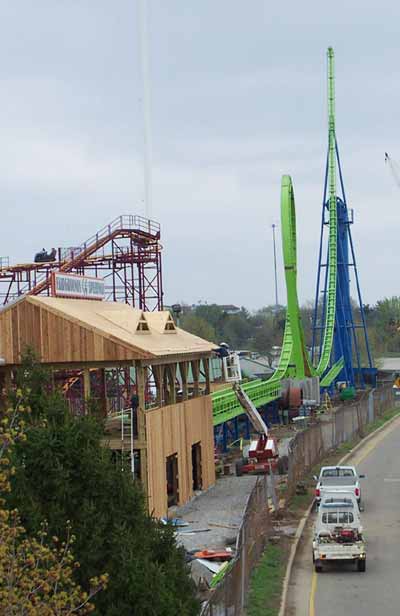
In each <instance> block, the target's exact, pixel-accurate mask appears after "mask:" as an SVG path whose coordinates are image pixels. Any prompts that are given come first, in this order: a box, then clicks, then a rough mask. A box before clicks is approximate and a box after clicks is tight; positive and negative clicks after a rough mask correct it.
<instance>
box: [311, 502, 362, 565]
mask: <svg viewBox="0 0 400 616" xmlns="http://www.w3.org/2000/svg"><path fill="white" fill-rule="evenodd" d="M312 552H313V563H314V567H315V571H316V572H317V573H320V572H321V571H322V567H323V564H324V563H327V562H335V563H343V562H354V563H356V565H357V570H358V571H365V569H366V562H367V561H366V556H367V554H366V545H365V541H364V537H363V528H362V525H361V519H360V512H359V509H358V506H357V501H356V499H355V498H354V497H353V496H351V495H349V494H346V493H344V494H337V495H336V496H331V495H329V496H328V495H327V496H326V498H324V499H323V500H322V502H321V505H320V508H319V510H318V514H317V520H316V523H315V527H314V537H313V545H312Z"/></svg>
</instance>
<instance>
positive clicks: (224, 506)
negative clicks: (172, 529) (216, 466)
mask: <svg viewBox="0 0 400 616" xmlns="http://www.w3.org/2000/svg"><path fill="white" fill-rule="evenodd" d="M256 481H257V476H255V475H245V476H243V477H236V476H232V475H230V476H222V477H221V478H220V479H218V480H217V483H216V484H215V485H214V486H213V487H212V488H210V489H209V490H207V491H206V492H202V493H201V494H199V495H198V496H196V497H195V498H193V499H192V500H191V501H190V502H189V503H186V505H183V506H182V507H177V508H176V509H175V511H174V516H176V517H178V518H181V519H182V520H184V521H185V522H188V523H189V526H186V527H184V528H182V529H180V530H179V531H178V534H177V536H178V541H179V543H181V544H182V545H183V546H184V548H185V549H186V550H187V551H191V550H203V549H214V548H225V547H227V546H228V545H229V546H232V547H234V544H235V541H236V535H237V532H238V529H239V526H240V523H241V521H242V517H243V513H244V510H245V507H246V502H247V499H248V497H249V495H250V493H251V491H252V489H253V486H254V485H255V483H256ZM214 524H215V526H214ZM204 529H207V530H206V531H205V532H195V533H194V534H189V532H190V531H197V530H204ZM184 531H185V532H184Z"/></svg>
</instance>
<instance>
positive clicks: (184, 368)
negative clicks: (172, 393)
mask: <svg viewBox="0 0 400 616" xmlns="http://www.w3.org/2000/svg"><path fill="white" fill-rule="evenodd" d="M188 369H189V362H187V361H181V362H180V363H179V372H180V375H181V380H182V400H187V399H188Z"/></svg>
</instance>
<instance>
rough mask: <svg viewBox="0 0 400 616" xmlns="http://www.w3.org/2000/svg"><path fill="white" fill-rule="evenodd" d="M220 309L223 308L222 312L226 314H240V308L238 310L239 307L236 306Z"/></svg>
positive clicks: (222, 306) (226, 305)
mask: <svg viewBox="0 0 400 616" xmlns="http://www.w3.org/2000/svg"><path fill="white" fill-rule="evenodd" d="M218 308H221V310H223V312H226V314H238V312H240V308H238V306H234V305H233V304H223V305H218Z"/></svg>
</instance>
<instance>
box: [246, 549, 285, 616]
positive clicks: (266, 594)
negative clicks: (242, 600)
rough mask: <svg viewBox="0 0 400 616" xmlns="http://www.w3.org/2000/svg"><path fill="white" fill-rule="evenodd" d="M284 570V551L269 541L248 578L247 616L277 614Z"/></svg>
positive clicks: (271, 615)
mask: <svg viewBox="0 0 400 616" xmlns="http://www.w3.org/2000/svg"><path fill="white" fill-rule="evenodd" d="M285 570H286V554H285V552H284V551H283V550H282V549H281V547H280V546H277V545H274V544H273V543H269V544H268V546H267V548H266V550H265V552H264V554H263V556H262V557H261V560H260V563H259V565H258V566H257V567H256V569H255V570H254V572H253V575H252V577H251V580H250V590H249V595H248V605H247V609H246V614H247V616H276V615H277V614H278V612H279V606H280V600H281V592H282V584H283V578H284V576H285Z"/></svg>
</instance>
